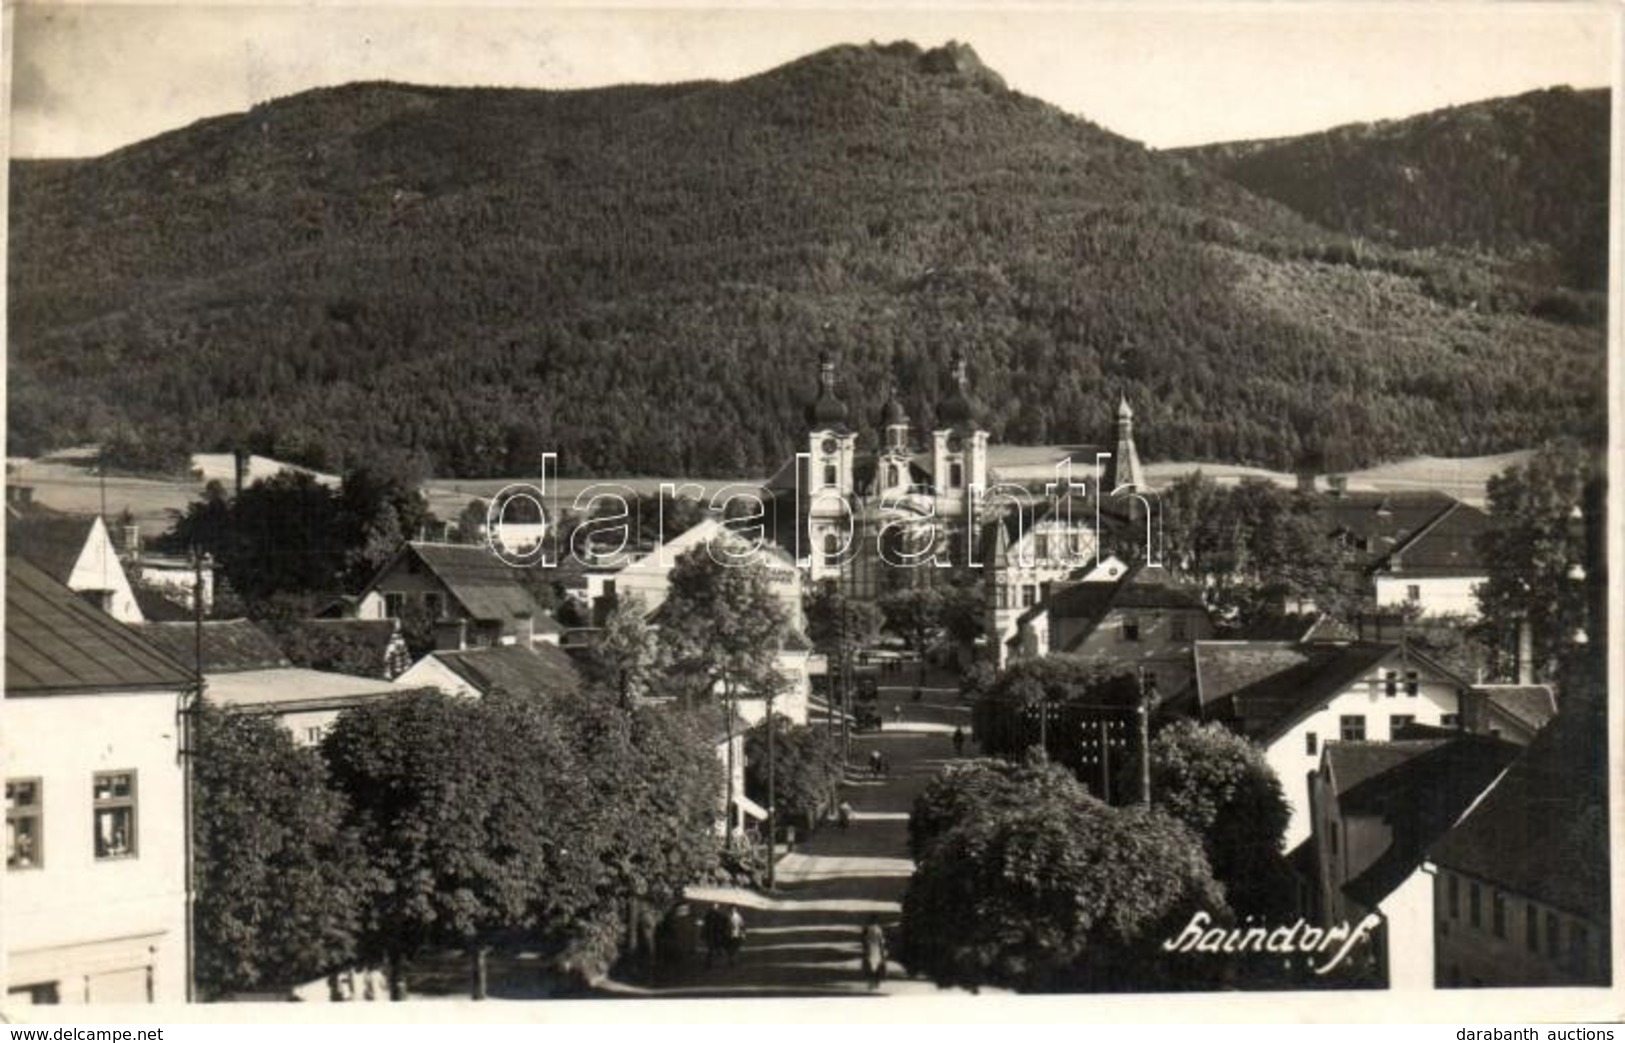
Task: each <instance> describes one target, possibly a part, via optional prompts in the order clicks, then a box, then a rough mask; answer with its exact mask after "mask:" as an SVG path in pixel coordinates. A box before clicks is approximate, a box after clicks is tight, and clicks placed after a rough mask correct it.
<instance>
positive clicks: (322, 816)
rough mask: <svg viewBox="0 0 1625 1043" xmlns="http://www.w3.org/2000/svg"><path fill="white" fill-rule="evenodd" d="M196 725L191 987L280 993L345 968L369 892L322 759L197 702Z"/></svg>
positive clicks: (275, 730)
mask: <svg viewBox="0 0 1625 1043" xmlns="http://www.w3.org/2000/svg"><path fill="white" fill-rule="evenodd" d="M193 726H194V728H195V729H196V731H195V738H196V743H197V759H196V762H195V764H196V769H195V770H196V775H195V780H196V783H195V784H196V787H197V789H196V799H197V813H196V820H195V828H196V834H195V836H196V858H197V865H196V874H197V910H196V921H197V924H196V926H197V936H196V953H195V956H196V962H197V981H198V987H199V988H200V990H201V991H202V993H203V995H204V996H205V997H210V998H213V997H220V996H224V995H227V994H229V993H233V992H242V991H249V990H266V989H274V988H282V987H286V986H290V985H294V984H298V983H300V982H304V981H309V980H310V979H312V978H315V977H319V976H321V975H323V974H326V973H328V972H330V971H331V970H333V969H335V968H337V967H340V966H343V965H345V964H347V963H349V962H350V961H351V960H352V959H353V957H354V955H355V946H356V939H357V935H358V933H359V932H360V929H361V926H362V924H361V911H362V908H363V896H364V894H365V892H366V889H367V886H368V884H369V878H368V870H367V864H366V859H365V857H364V855H363V853H362V851H361V848H360V846H359V845H358V843H357V840H356V837H355V836H353V835H352V834H351V833H349V832H348V831H347V830H346V829H345V828H344V827H343V821H344V801H343V798H342V797H341V796H340V795H339V794H337V793H335V792H333V791H332V790H330V789H329V788H328V786H327V781H326V779H325V777H324V776H325V771H324V768H323V765H322V761H321V758H320V757H319V756H318V755H317V754H316V753H315V751H313V750H308V749H304V748H301V747H298V746H295V745H294V742H293V739H292V737H291V736H290V735H289V734H288V732H287V730H286V729H284V728H282V727H281V726H280V725H278V724H277V723H276V722H275V721H273V720H271V719H270V718H266V717H256V716H248V715H243V714H234V713H230V712H227V711H224V710H221V709H218V708H216V707H214V706H212V705H210V704H208V703H207V702H205V703H204V704H203V706H202V707H201V708H200V709H199V711H198V713H197V715H196V716H195V717H194V718H193Z"/></svg>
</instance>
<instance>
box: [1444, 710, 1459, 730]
mask: <svg viewBox="0 0 1625 1043" xmlns="http://www.w3.org/2000/svg"><path fill="white" fill-rule="evenodd" d="M1439 725H1440V726H1441V727H1444V728H1456V727H1459V726H1460V725H1461V714H1459V713H1444V714H1440V715H1439Z"/></svg>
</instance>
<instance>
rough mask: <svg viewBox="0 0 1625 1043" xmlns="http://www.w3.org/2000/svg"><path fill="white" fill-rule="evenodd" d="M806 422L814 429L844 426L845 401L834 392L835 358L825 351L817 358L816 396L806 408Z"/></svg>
mask: <svg viewBox="0 0 1625 1043" xmlns="http://www.w3.org/2000/svg"><path fill="white" fill-rule="evenodd" d="M807 423H808V425H809V426H811V427H812V428H813V429H814V430H822V429H825V428H844V427H845V426H846V403H844V402H842V401H841V400H840V399H839V398H838V397H836V394H835V358H834V356H832V355H831V354H830V353H829V352H827V351H826V352H824V353H823V354H822V355H820V356H819V359H818V398H817V399H815V400H814V401H813V404H812V405H811V406H809V407H808V409H807Z"/></svg>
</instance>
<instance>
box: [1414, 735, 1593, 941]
mask: <svg viewBox="0 0 1625 1043" xmlns="http://www.w3.org/2000/svg"><path fill="white" fill-rule="evenodd" d="M1605 741H1606V740H1605V738H1604V737H1603V736H1600V735H1599V734H1597V722H1595V721H1591V720H1588V719H1587V718H1586V717H1585V716H1583V715H1581V714H1578V713H1577V714H1575V715H1574V716H1572V717H1571V716H1569V715H1568V714H1559V715H1558V717H1557V718H1556V719H1555V720H1554V721H1552V723H1551V725H1550V726H1548V727H1547V728H1546V729H1544V730H1543V731H1542V732H1541V733H1540V734H1539V735H1537V736H1536V737H1535V739H1534V741H1533V742H1531V743H1530V744H1529V746H1528V747H1527V748H1526V749H1525V750H1524V752H1523V755H1522V756H1520V757H1519V758H1518V759H1517V760H1516V761H1514V762H1513V763H1512V765H1511V767H1509V768H1508V769H1507V771H1506V773H1505V774H1504V775H1502V776H1501V778H1500V780H1499V781H1497V782H1496V784H1495V786H1494V788H1492V789H1491V790H1490V791H1489V793H1487V794H1486V795H1485V796H1484V798H1483V799H1482V800H1481V801H1479V803H1478V804H1477V806H1476V807H1474V808H1473V809H1472V810H1471V811H1470V812H1468V814H1467V815H1466V816H1465V817H1464V818H1463V819H1462V820H1461V822H1460V823H1458V824H1457V825H1456V826H1455V828H1453V829H1451V830H1450V831H1449V832H1448V833H1446V834H1445V835H1444V837H1443V838H1442V839H1441V840H1439V842H1438V843H1436V844H1434V845H1433V847H1432V850H1431V851H1430V852H1429V854H1430V857H1431V858H1432V859H1433V861H1435V862H1437V863H1438V864H1440V865H1442V866H1446V867H1449V868H1451V869H1454V870H1457V871H1458V872H1462V873H1466V874H1468V875H1470V876H1475V877H1478V878H1479V879H1481V880H1487V881H1489V882H1490V883H1493V884H1498V885H1500V886H1501V887H1503V888H1505V889H1506V890H1508V891H1511V892H1513V893H1515V894H1518V895H1522V896H1524V897H1527V898H1533V899H1535V900H1537V901H1540V902H1544V903H1547V904H1549V905H1554V906H1557V907H1558V908H1560V909H1566V910H1568V911H1569V912H1572V913H1576V914H1578V915H1581V916H1584V917H1586V918H1587V919H1590V920H1591V921H1592V922H1593V923H1607V922H1608V908H1609V902H1608V865H1607V858H1608V850H1609V849H1608V835H1607V830H1608V816H1607V807H1606V799H1605V793H1606V790H1605V784H1604V782H1603V781H1602V780H1605V779H1606V778H1607V766H1606V753H1607V750H1606V745H1605Z"/></svg>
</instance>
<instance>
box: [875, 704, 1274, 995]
mask: <svg viewBox="0 0 1625 1043" xmlns="http://www.w3.org/2000/svg"><path fill="white" fill-rule="evenodd" d="M1150 758H1151V779H1152V786H1151V802H1150V803H1149V804H1146V803H1144V802H1140V803H1135V804H1130V805H1126V806H1112V805H1110V804H1107V803H1105V802H1103V801H1101V800H1098V799H1096V798H1095V797H1093V796H1091V795H1090V794H1089V792H1088V790H1087V789H1086V788H1085V787H1084V786H1083V785H1082V784H1081V783H1080V782H1079V781H1078V780H1077V778H1076V777H1075V776H1073V775H1072V773H1070V772H1069V771H1067V770H1066V769H1065V768H1063V767H1061V766H1060V765H1057V764H1055V763H1054V762H1052V761H1050V760H1049V758H1048V757H1047V756H1045V754H1044V753H1043V752H1042V751H1041V750H1039V749H1037V748H1034V749H1031V750H1029V751H1028V753H1027V754H1026V756H1025V757H1024V758H1023V759H1022V760H1020V761H1011V760H981V761H974V762H971V763H969V764H966V765H962V766H957V767H953V768H950V769H949V770H948V771H947V772H945V773H944V774H942V775H940V776H938V777H937V778H936V779H935V780H933V781H932V783H931V784H930V785H929V786H928V787H927V788H926V789H925V791H924V792H923V793H921V795H920V796H919V798H918V799H917V800H916V801H915V806H914V811H913V813H912V815H911V816H910V818H909V849H910V853H911V854H912V855H913V856H914V858H915V861H916V863H917V868H916V870H915V874H914V877H913V878H912V880H911V881H910V884H909V888H908V891H907V893H906V894H905V895H904V898H903V922H902V933H903V946H902V950H901V955H902V958H903V960H904V962H905V964H907V965H908V967H909V968H910V969H911V970H912V971H915V972H917V973H923V974H926V975H928V976H929V977H931V978H932V979H933V980H934V981H936V982H937V983H938V984H939V985H943V986H949V985H957V986H963V987H968V988H972V989H974V988H978V987H981V986H984V985H997V986H1002V987H1006V988H1014V989H1018V990H1022V991H1120V990H1133V991H1143V990H1148V989H1159V988H1169V989H1172V988H1211V987H1215V986H1217V985H1218V984H1220V982H1221V981H1222V980H1224V979H1225V977H1226V976H1227V975H1229V974H1231V973H1233V972H1234V968H1233V967H1224V966H1215V965H1214V964H1213V963H1212V962H1209V963H1207V964H1205V965H1204V964H1202V963H1200V962H1197V961H1196V960H1192V959H1191V958H1189V957H1184V956H1174V955H1170V954H1169V953H1167V952H1165V951H1163V950H1162V949H1161V943H1162V942H1163V941H1164V940H1165V939H1167V938H1171V937H1173V936H1174V935H1175V934H1177V933H1178V931H1179V929H1180V928H1181V927H1182V926H1183V925H1184V924H1185V923H1187V922H1188V921H1189V919H1190V917H1191V915H1192V914H1193V913H1194V912H1196V911H1198V910H1200V911H1204V912H1207V913H1208V914H1209V915H1210V916H1212V917H1213V919H1214V921H1215V922H1218V923H1224V922H1234V921H1240V920H1244V919H1246V918H1247V917H1255V916H1256V917H1259V918H1261V919H1267V918H1268V917H1270V916H1272V915H1276V914H1279V913H1280V912H1282V911H1283V910H1284V908H1285V906H1284V904H1283V903H1285V902H1287V901H1289V900H1290V890H1289V889H1288V888H1287V887H1285V886H1284V882H1285V880H1286V879H1287V876H1286V868H1285V864H1284V861H1283V856H1282V850H1281V847H1282V837H1283V835H1284V832H1285V829H1286V823H1287V814H1288V813H1287V807H1286V802H1285V798H1284V797H1283V795H1282V792H1281V787H1280V783H1279V781H1278V780H1277V779H1276V778H1275V775H1274V773H1273V772H1271V771H1270V769H1269V766H1268V765H1267V764H1266V763H1265V762H1264V760H1263V757H1262V755H1261V754H1260V753H1259V752H1258V750H1257V749H1256V748H1254V747H1253V746H1251V745H1250V744H1249V743H1247V742H1246V740H1244V739H1241V738H1239V737H1237V736H1235V735H1233V734H1231V733H1229V732H1228V731H1225V730H1224V729H1223V728H1221V727H1220V726H1218V725H1214V724H1209V725H1197V724H1195V723H1192V722H1180V723H1177V724H1173V725H1170V726H1168V727H1166V728H1164V729H1162V730H1161V731H1160V732H1159V733H1158V734H1157V736H1156V738H1155V739H1154V741H1153V742H1152V744H1151V747H1150Z"/></svg>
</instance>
